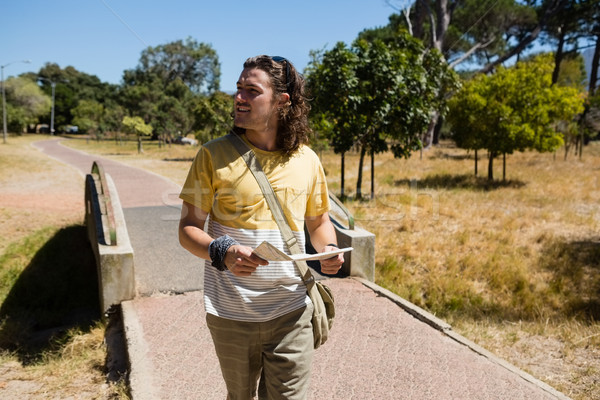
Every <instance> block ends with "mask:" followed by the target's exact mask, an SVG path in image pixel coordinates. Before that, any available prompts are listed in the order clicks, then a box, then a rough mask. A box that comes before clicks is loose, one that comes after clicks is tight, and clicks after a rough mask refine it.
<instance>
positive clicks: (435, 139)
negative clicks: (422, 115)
mask: <svg viewBox="0 0 600 400" xmlns="http://www.w3.org/2000/svg"><path fill="white" fill-rule="evenodd" d="M443 126H444V117H442V116H439V118H438V121H437V124H435V128H434V130H433V140H432V141H431V144H433V145H436V144H440V133H441V132H442V127H443Z"/></svg>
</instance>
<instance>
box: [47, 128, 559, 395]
mask: <svg viewBox="0 0 600 400" xmlns="http://www.w3.org/2000/svg"><path fill="white" fill-rule="evenodd" d="M36 147H38V148H40V149H41V150H42V151H44V152H45V153H46V154H48V155H50V156H52V157H54V158H56V159H58V160H61V161H63V162H65V163H67V164H70V165H73V166H74V167H76V168H78V169H79V170H80V171H82V172H83V173H88V172H89V170H90V168H91V161H92V160H96V159H99V158H98V157H96V156H90V155H87V154H85V153H83V152H79V151H74V150H69V149H68V148H66V147H64V146H62V145H60V144H59V143H58V142H57V141H56V140H53V141H45V142H38V143H37V144H36ZM101 162H102V164H103V165H104V167H105V170H106V172H107V173H108V174H109V175H111V176H112V177H113V180H114V181H115V185H116V186H117V190H118V192H119V197H120V199H121V202H122V205H123V208H124V212H125V215H126V222H127V225H128V230H129V234H130V236H131V242H132V246H133V248H134V253H135V256H134V257H135V268H136V279H140V280H141V282H142V283H141V287H140V285H138V286H139V287H138V292H139V293H140V294H141V295H140V296H139V297H138V298H136V299H135V300H132V301H126V302H124V303H123V304H122V309H123V316H124V324H125V331H126V336H127V343H128V352H129V357H130V362H131V375H130V382H131V389H132V395H133V398H134V400H141V399H199V400H212V399H219V400H223V399H225V396H226V392H225V387H224V384H223V382H222V380H221V376H220V371H219V366H218V362H217V359H216V355H215V353H214V350H213V347H212V342H211V339H210V334H209V332H208V330H207V328H206V324H205V320H204V318H205V313H204V307H203V298H202V283H201V282H202V267H201V266H200V264H199V263H198V260H197V259H195V258H193V257H189V256H188V255H187V254H186V253H185V251H183V250H182V249H181V247H180V246H179V244H178V243H177V241H176V218H174V217H173V214H174V213H173V209H174V208H177V204H176V201H175V200H173V199H172V198H170V197H172V194H173V193H178V191H179V188H178V187H177V185H174V184H172V183H170V182H169V181H167V180H165V179H164V178H161V177H159V176H157V175H155V174H152V173H147V172H145V171H142V170H139V169H135V168H131V167H127V166H125V165H123V164H119V163H116V162H114V161H109V160H102V159H101ZM165 194H167V195H165ZM82 196H83V193H82ZM165 198H170V200H169V201H167V202H165ZM165 203H168V204H165ZM176 214H177V213H176ZM128 216H129V217H128ZM130 223H131V225H130ZM138 235H139V236H142V237H143V238H142V239H136V236H138ZM173 238H175V239H173ZM139 271H141V272H139ZM138 272H139V273H140V274H141V276H138V275H137V274H138ZM154 280H156V281H157V282H158V283H155V282H154ZM327 284H328V285H329V286H330V287H331V288H332V290H333V292H334V295H335V299H336V313H337V315H336V319H335V322H334V326H333V331H332V336H331V337H330V339H329V341H328V342H327V343H326V344H325V345H323V346H322V347H321V348H320V349H318V350H317V351H316V354H315V361H314V368H313V377H312V384H311V393H310V396H309V398H310V399H314V400H331V399H340V400H341V399H344V400H348V399H361V400H364V399H376V400H379V399H411V400H420V399H436V400H438V399H502V400H506V399H511V400H514V399H528V400H529V399H566V398H567V397H566V396H564V395H563V394H562V393H559V392H557V391H556V390H554V389H553V388H551V387H550V386H548V385H546V384H545V383H543V382H541V381H539V380H536V379H535V378H533V377H531V376H530V375H528V374H526V373H524V372H523V371H520V370H519V369H517V368H516V367H514V366H512V365H510V364H508V363H506V362H505V361H503V360H500V359H498V358H496V357H494V356H493V355H492V354H490V353H488V352H487V351H485V350H484V349H482V348H480V347H478V346H477V345H475V344H473V343H471V342H469V341H468V340H466V339H465V338H463V337H461V336H460V335H457V334H456V333H454V332H453V331H452V329H451V328H450V327H449V326H448V325H447V324H445V323H444V322H443V321H440V320H437V319H436V318H435V317H433V316H431V315H430V314H428V313H426V312H425V311H423V310H421V309H419V308H418V307H415V306H414V305H411V304H410V303H407V302H406V301H405V300H403V299H401V298H399V297H398V296H395V295H393V294H391V293H390V292H388V291H386V290H384V289H382V288H380V287H378V286H377V285H374V284H372V283H369V282H365V281H362V280H357V279H353V278H332V279H327ZM166 292H169V293H166ZM177 293H178V294H177Z"/></svg>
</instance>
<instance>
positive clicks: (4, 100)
mask: <svg viewBox="0 0 600 400" xmlns="http://www.w3.org/2000/svg"><path fill="white" fill-rule="evenodd" d="M17 62H23V63H25V64H29V63H30V62H31V60H23V61H12V62H9V63H8V64H4V65H1V66H0V70H1V76H0V77H1V78H2V81H1V82H2V127H3V129H4V136H3V138H4V143H5V144H6V137H7V136H8V134H7V133H6V92H5V89H4V67H8V66H9V65H11V64H14V63H17Z"/></svg>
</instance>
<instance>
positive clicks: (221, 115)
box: [193, 91, 233, 142]
mask: <svg viewBox="0 0 600 400" xmlns="http://www.w3.org/2000/svg"><path fill="white" fill-rule="evenodd" d="M232 110H233V96H231V95H230V94H227V93H225V92H221V91H216V92H214V93H211V94H210V95H209V96H198V97H197V98H196V104H195V106H194V109H193V112H194V118H195V122H194V128H195V129H196V130H198V131H200V132H201V133H199V134H197V135H196V138H197V139H198V141H199V142H205V141H207V140H205V139H208V140H211V139H213V138H215V137H219V136H222V135H225V134H226V133H227V132H228V131H229V129H230V127H231V112H232Z"/></svg>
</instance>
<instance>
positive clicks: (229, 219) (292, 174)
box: [180, 136, 329, 322]
mask: <svg viewBox="0 0 600 400" xmlns="http://www.w3.org/2000/svg"><path fill="white" fill-rule="evenodd" d="M242 138H243V139H244V140H245V141H246V143H247V144H248V145H249V146H250V147H251V148H252V150H254V153H255V155H256V158H257V160H258V161H259V163H260V164H261V166H262V168H263V170H264V172H265V174H266V175H267V178H268V179H269V182H270V183H271V186H272V187H273V190H274V192H275V194H276V195H277V197H278V199H279V201H280V203H281V204H282V206H283V208H284V212H285V215H286V218H287V220H288V223H289V224H290V227H291V228H292V231H293V232H294V235H295V236H296V238H297V239H298V242H299V244H300V248H301V249H304V247H305V246H304V245H305V240H304V219H305V217H311V216H318V215H321V214H323V213H325V212H327V211H328V210H329V198H328V194H327V183H326V180H325V173H324V172H323V167H322V166H321V163H320V161H319V158H318V157H317V155H316V154H315V153H314V152H313V151H312V150H311V149H310V148H308V147H306V146H301V147H300V149H299V150H298V151H297V152H295V153H294V154H293V155H292V156H290V157H285V156H283V155H282V154H281V152H279V151H275V152H268V151H264V150H260V149H258V148H256V147H254V146H252V144H251V143H249V142H248V141H247V140H246V138H245V137H244V136H242ZM180 198H181V199H182V200H183V201H185V202H187V203H190V204H192V205H194V206H196V207H198V208H200V209H202V210H203V211H205V212H207V213H209V215H210V216H209V221H208V229H207V232H208V234H209V235H210V236H211V237H213V238H217V237H220V236H223V235H225V234H227V235H229V236H231V237H233V238H234V239H235V240H237V241H238V242H239V243H240V244H242V245H244V246H249V247H252V248H256V247H257V246H258V245H259V244H260V243H261V242H262V241H264V240H266V241H269V242H270V243H271V244H273V245H275V246H276V247H278V248H279V249H281V250H282V251H284V252H286V253H288V254H289V250H288V249H287V248H286V247H285V246H284V243H283V238H282V237H281V233H280V232H279V229H278V227H277V223H276V222H275V220H274V218H273V215H272V213H271V210H270V209H269V206H268V205H267V203H266V201H265V199H264V197H263V194H262V192H261V190H260V187H259V186H258V183H257V182H256V179H255V178H254V176H253V175H252V173H251V172H250V170H249V169H248V167H247V165H246V163H245V162H244V160H243V159H242V158H241V156H240V155H239V153H238V152H237V150H236V149H235V148H234V147H233V145H232V144H231V143H230V142H229V140H228V139H227V138H225V137H221V138H218V139H215V140H213V141H211V142H208V143H206V144H205V145H204V146H202V147H201V148H200V150H199V151H198V154H197V155H196V158H195V159H194V162H193V164H192V166H191V168H190V172H189V174H188V177H187V179H186V182H185V184H184V187H183V190H182V192H181V194H180ZM205 265H206V268H205V270H204V271H205V272H204V303H205V307H206V312H207V313H209V314H213V315H217V316H220V317H223V318H227V319H234V320H238V321H248V322H263V321H269V320H272V319H274V318H277V317H279V316H282V315H284V314H286V313H289V312H291V311H294V310H297V309H299V308H301V307H303V306H304V305H306V304H308V303H310V299H309V297H308V296H307V294H306V287H305V286H304V283H303V282H302V278H301V277H300V273H299V272H298V269H297V268H296V266H295V265H294V264H293V263H292V262H270V263H269V265H266V266H259V267H258V268H257V269H256V271H255V272H254V273H252V275H251V276H249V277H238V276H235V275H233V274H232V273H231V272H230V271H218V270H217V269H216V268H214V267H212V266H211V263H210V261H206V264H205Z"/></svg>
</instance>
